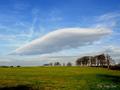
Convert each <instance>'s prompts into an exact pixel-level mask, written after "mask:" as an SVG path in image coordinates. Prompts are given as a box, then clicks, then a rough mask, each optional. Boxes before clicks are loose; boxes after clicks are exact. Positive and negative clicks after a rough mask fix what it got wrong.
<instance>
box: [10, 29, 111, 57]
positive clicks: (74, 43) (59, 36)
mask: <svg viewBox="0 0 120 90" xmlns="http://www.w3.org/2000/svg"><path fill="white" fill-rule="evenodd" d="M110 33H111V30H109V29H107V28H64V29H59V30H56V31H53V32H51V33H48V34H47V35H45V36H43V37H41V38H38V39H36V40H34V41H32V42H30V43H28V44H27V45H24V46H22V47H20V48H18V49H16V50H15V51H13V52H12V53H11V54H15V55H41V54H47V53H53V52H58V51H61V50H65V49H71V48H77V47H80V46H85V45H90V44H92V43H94V42H95V41H98V40H100V39H101V38H102V37H104V36H106V35H109V34H110Z"/></svg>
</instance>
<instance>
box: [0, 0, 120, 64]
mask: <svg viewBox="0 0 120 90" xmlns="http://www.w3.org/2000/svg"><path fill="white" fill-rule="evenodd" d="M119 10H120V1H119V0H109V1H108V0H1V1H0V58H1V59H0V62H1V65H6V64H7V65H8V64H9V63H10V62H11V64H13V65H18V64H21V62H22V64H21V65H32V64H33V65H36V63H34V61H36V62H39V64H42V63H44V62H45V63H46V62H49V61H50V58H48V56H52V57H53V58H52V59H55V58H54V56H59V55H61V56H64V55H66V53H67V56H81V55H83V54H85V53H87V54H88V53H93V54H94V53H97V52H108V53H110V54H111V55H112V56H113V57H114V58H115V59H116V61H117V62H119V57H118V56H120V47H119V45H120V39H119V36H120V30H119V28H120V11H119ZM91 28H92V29H95V30H96V31H95V32H94V33H95V34H91V35H92V36H94V38H91V39H89V38H88V37H89V36H86V34H87V33H89V29H90V30H91ZM101 28H102V29H103V31H104V32H102V34H101V36H100V37H97V35H98V34H97V33H96V32H98V31H97V30H99V29H101ZM63 29H64V31H63V32H62V34H61V32H59V31H62V30H63ZM71 29H72V30H74V32H77V31H76V30H79V29H80V32H79V37H78V38H81V39H80V40H78V39H77V37H76V34H77V33H76V34H75V33H74V35H73V33H72V34H71V35H68V36H69V39H68V38H66V37H63V38H60V39H59V38H57V39H53V38H51V36H50V35H49V33H51V32H53V31H56V30H59V31H58V32H57V35H61V36H64V35H66V34H63V33H65V32H66V31H70V30H71ZM81 29H82V30H81ZM106 29H109V30H110V31H111V34H110V35H107V34H106V32H105V31H106ZM83 31H87V33H86V34H85V36H83V34H81V33H83ZM90 32H91V31H90ZM69 33H71V32H67V34H69ZM45 35H47V37H48V38H47V39H45V41H48V42H49V43H47V46H46V47H44V48H45V49H43V46H42V44H43V45H44V43H45V44H46V42H45V41H44V42H42V44H41V43H40V40H38V42H37V46H38V47H40V46H39V45H41V48H42V49H43V51H44V50H46V48H48V51H47V50H46V52H47V53H45V52H43V51H41V53H42V54H41V53H37V52H38V51H36V50H35V49H34V46H30V45H29V44H30V43H32V45H33V44H34V40H36V39H41V38H42V37H44V36H45ZM53 36H54V37H55V36H56V33H55V34H54V35H53ZM61 36H58V37H61ZM82 36H83V37H82ZM103 36H104V38H103ZM56 37H57V36H56ZM56 37H55V38H56ZM86 37H87V38H86ZM95 38H96V39H95ZM97 38H98V39H97ZM70 39H71V40H72V41H69V40H70ZM86 39H87V41H89V42H86V41H85V40H86ZM49 40H51V41H49ZM55 40H57V41H58V42H57V43H59V45H61V46H59V45H58V44H56V43H55ZM61 40H62V41H61ZM65 40H66V41H65ZM90 40H91V41H90ZM63 41H64V42H63ZM67 41H69V42H67ZM65 42H67V43H65ZM77 42H80V43H77ZM81 42H82V43H81ZM50 43H52V46H54V45H55V46H56V47H58V46H59V48H57V49H56V48H54V49H50V48H52V47H51V46H50V45H51V44H50ZM71 43H75V45H73V44H71ZM86 43H89V44H87V45H86ZM26 44H27V45H28V47H29V46H30V47H31V48H32V49H31V50H33V49H34V53H37V55H32V54H31V53H30V52H29V53H30V55H24V54H25V51H23V50H19V48H23V49H24V50H27V51H28V49H27V48H25V47H24V46H25V45H26ZM66 46H68V47H67V48H66ZM41 48H39V49H40V50H41ZM37 49H38V48H37ZM15 50H18V51H19V52H20V51H21V54H22V55H23V56H21V55H8V54H9V53H11V52H14V51H15ZM18 51H17V52H16V53H18ZM48 52H49V53H48ZM41 56H42V57H41ZM43 58H45V60H44V59H43ZM46 58H47V59H46ZM52 59H51V61H52ZM61 59H62V60H63V62H64V61H65V60H64V59H63V58H61ZM25 60H27V61H25ZM55 60H58V59H55ZM53 61H54V60H53ZM67 61H68V60H67V59H66V61H65V62H67ZM71 61H72V59H71ZM8 62H9V63H8Z"/></svg>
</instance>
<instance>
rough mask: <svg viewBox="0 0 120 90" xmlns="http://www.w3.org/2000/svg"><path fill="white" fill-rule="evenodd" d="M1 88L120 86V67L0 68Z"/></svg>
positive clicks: (118, 89)
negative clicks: (113, 68) (112, 68)
mask: <svg viewBox="0 0 120 90" xmlns="http://www.w3.org/2000/svg"><path fill="white" fill-rule="evenodd" d="M21 87H22V88H23V89H20V88H21ZM13 88H14V89H13ZM31 88H32V89H31ZM0 90H120V71H116V70H114V71H113V70H108V69H105V68H96V67H20V68H17V67H14V68H0Z"/></svg>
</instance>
